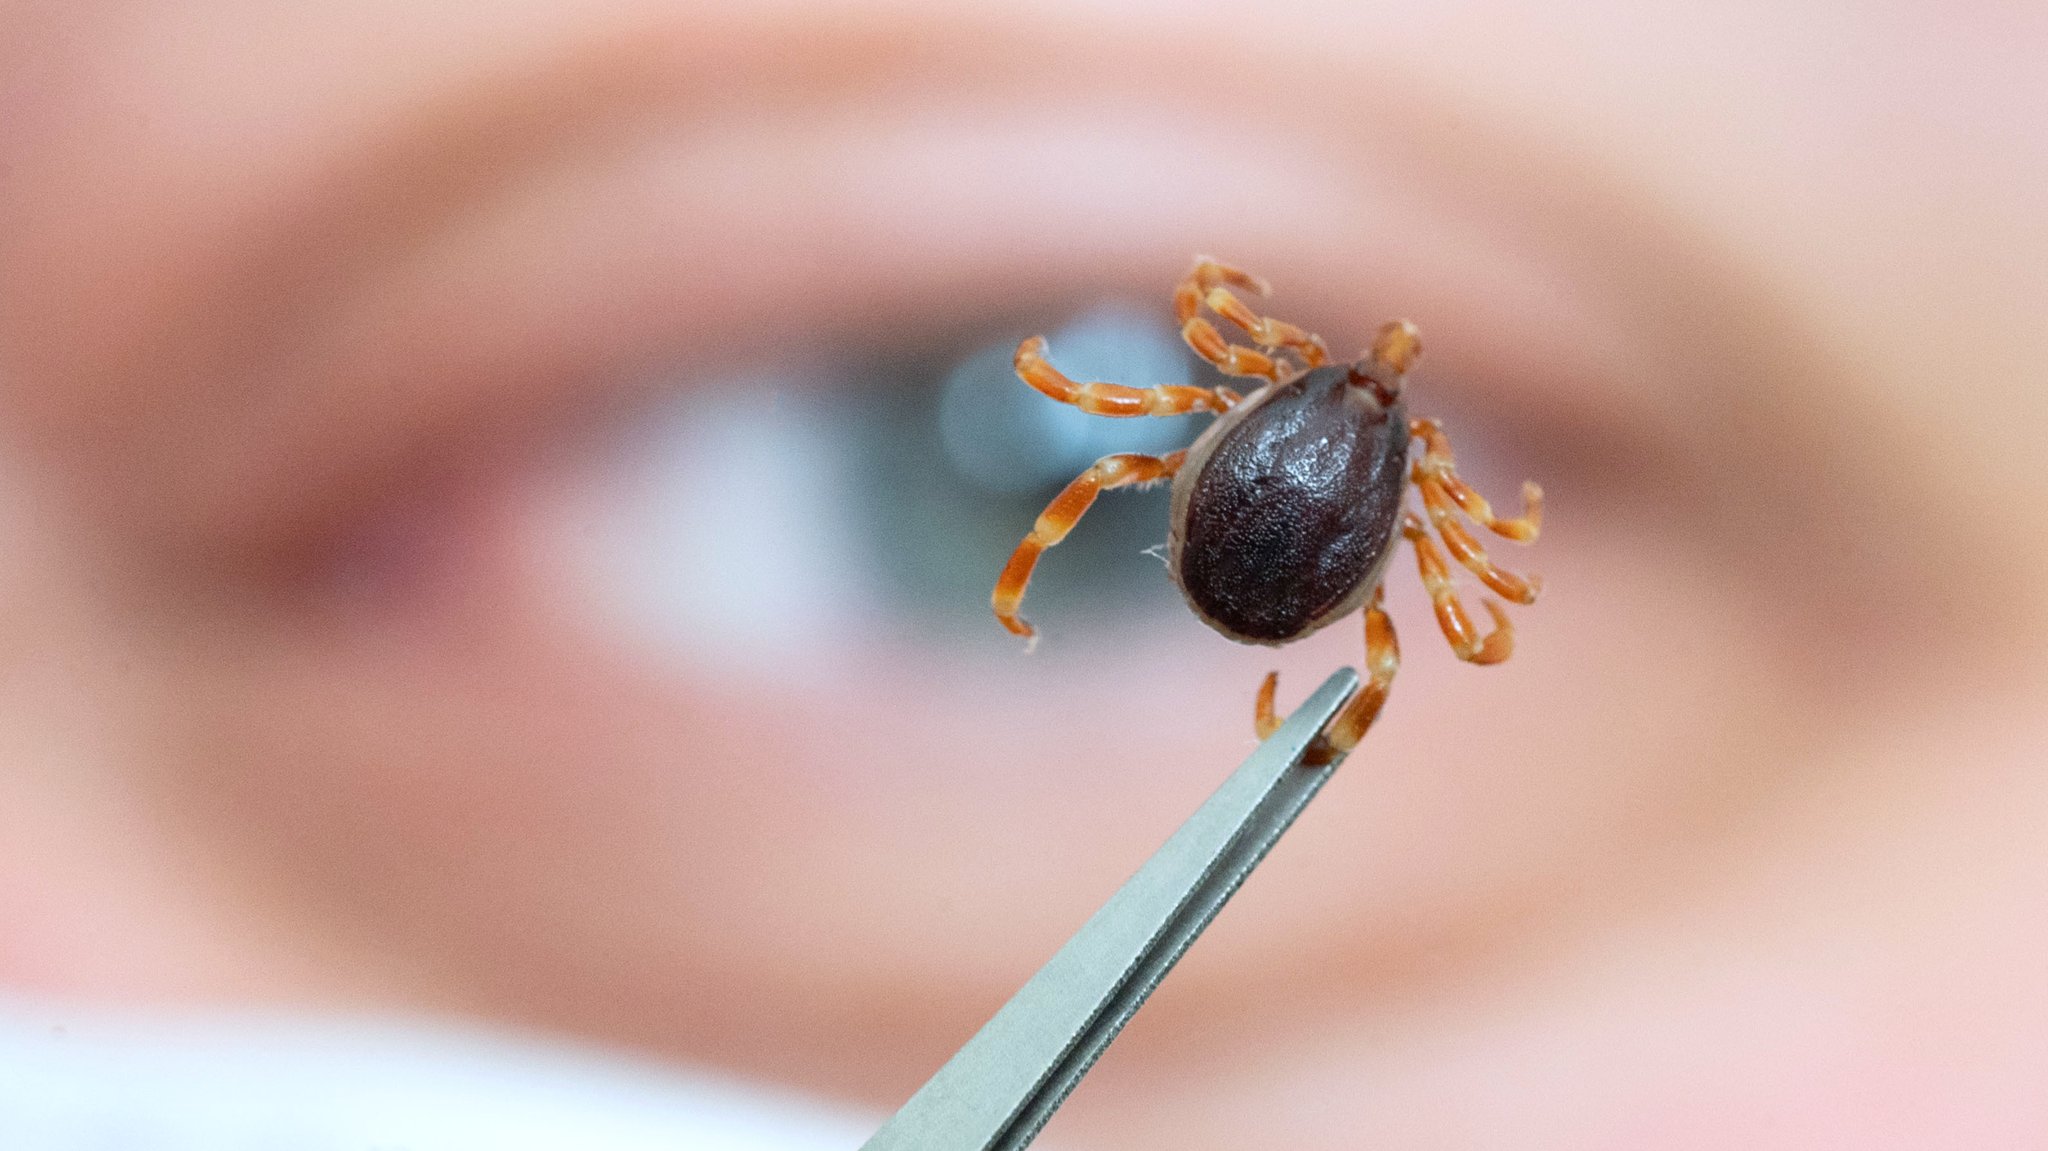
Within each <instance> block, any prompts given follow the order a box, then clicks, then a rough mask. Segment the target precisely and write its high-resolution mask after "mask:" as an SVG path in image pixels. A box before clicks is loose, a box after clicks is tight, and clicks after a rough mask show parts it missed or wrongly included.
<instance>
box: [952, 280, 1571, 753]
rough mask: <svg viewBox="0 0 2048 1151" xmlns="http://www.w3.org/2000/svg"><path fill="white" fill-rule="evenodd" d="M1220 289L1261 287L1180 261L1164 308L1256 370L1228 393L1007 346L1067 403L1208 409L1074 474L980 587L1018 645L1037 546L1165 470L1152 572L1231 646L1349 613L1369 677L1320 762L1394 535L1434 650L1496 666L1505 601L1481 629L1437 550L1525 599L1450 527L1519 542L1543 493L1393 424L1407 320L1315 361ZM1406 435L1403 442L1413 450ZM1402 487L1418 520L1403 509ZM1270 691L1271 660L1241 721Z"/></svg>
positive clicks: (1368, 687)
mask: <svg viewBox="0 0 2048 1151" xmlns="http://www.w3.org/2000/svg"><path fill="white" fill-rule="evenodd" d="M1233 288H1236V289H1239V290H1241V291H1245V292H1251V293H1254V294H1256V295H1260V296H1264V295H1267V294H1268V293H1269V291H1270V289H1269V288H1268V287H1267V286H1266V284H1265V282H1264V281H1263V280H1260V279H1259V278H1258V277H1256V276H1253V275H1251V274H1250V273H1247V272H1244V271H1240V270H1239V269H1237V268H1233V267H1230V266H1228V265H1226V264H1220V263H1217V262H1216V261H1214V260H1210V259H1206V258H1204V259H1200V260H1197V261H1196V263H1195V266H1194V269H1193V270H1192V271H1190V272H1189V273H1188V274H1187V277H1186V278H1185V279H1183V280H1181V282H1180V283H1179V284H1178V285H1177V286H1176V287H1175V288H1174V291H1173V310H1174V317H1175V319H1177V320H1178V321H1179V322H1180V326H1181V328H1180V334H1181V338H1182V339H1184V340H1186V341H1187V343H1188V346H1189V347H1191V348H1193V349H1194V350H1195V354H1197V355H1199V356H1201V357H1202V358H1203V359H1205V360H1207V361H1209V362H1210V363H1211V364H1214V365H1215V366H1216V367H1217V369H1218V370H1220V371H1222V372H1223V373H1224V374H1225V375H1229V376H1240V377H1247V378H1251V379H1256V380H1259V381H1261V383H1260V384H1259V385H1258V386H1257V388H1255V389H1254V390H1253V391H1252V392H1251V393H1250V394H1248V395H1240V394H1239V393H1238V392H1236V391H1234V390H1232V389H1230V388H1227V387H1215V388H1202V387H1193V386H1189V385H1182V384H1166V385H1161V386H1159V387H1150V388H1131V387H1124V386H1123V385H1120V384H1109V383H1076V382H1075V381H1073V380H1070V379H1068V378H1067V377H1066V376H1064V375H1062V374H1061V373H1060V371H1059V370H1058V369H1057V368H1054V367H1053V366H1052V365H1051V364H1050V363H1048V362H1047V360H1046V350H1047V349H1046V343H1045V340H1044V338H1042V337H1039V336H1033V337H1031V338H1030V339H1027V340H1025V341H1024V342H1023V343H1022V344H1020V345H1018V347H1017V356H1016V361H1015V363H1016V369H1017V375H1018V376H1019V377H1020V378H1021V379H1023V381H1024V382H1025V383H1027V384H1029V385H1031V386H1032V387H1034V388H1036V389H1038V390H1039V391H1040V392H1043V393H1045V394H1046V395H1047V396H1050V397H1051V398H1053V399H1055V400H1058V401H1059V402H1061V403H1064V404H1072V405H1074V406H1075V407H1077V408H1080V409H1081V410H1082V411H1084V412H1089V413H1091V414H1093V415H1098V416H1171V415H1181V414H1184V413H1188V412H1212V413H1215V414H1216V415H1217V416H1218V417H1219V418H1218V419H1217V420H1216V422H1215V423H1213V424H1211V425H1209V427H1208V428H1207V429H1206V430H1204V431H1203V433H1202V434H1201V435H1200V436H1199V437H1198V438H1196V440H1195V442H1194V443H1193V444H1192V445H1190V446H1188V447H1187V448H1185V449H1183V450H1181V451H1177V452H1173V453H1171V454H1169V455H1165V456H1145V455H1137V454H1134V453H1119V454H1117V455H1112V456H1105V457H1103V458H1102V459H1101V460H1098V461H1097V462H1096V463H1095V465H1094V466H1093V467H1091V468H1089V469H1088V470H1087V471H1085V472H1082V473H1081V475H1080V476H1079V478H1077V479H1075V480H1074V482H1072V483H1070V484H1068V485H1067V487H1066V490H1064V491H1062V492H1061V493H1060V494H1059V495H1058V496H1057V497H1055V498H1054V499H1053V501H1052V503H1051V504H1049V505H1048V506H1047V507H1046V509H1045V511H1044V512H1043V513H1041V514H1040V515H1039V517H1038V522H1037V523H1036V524H1035V525H1034V526H1033V527H1032V529H1031V533H1030V534H1029V535H1027V536H1025V537H1024V540H1023V542H1022V543H1020V544H1018V545H1017V550H1016V551H1015V552H1013V553H1011V555H1010V562H1009V563H1008V564H1006V565H1004V567H1003V573H1002V575H1001V576H1000V577H999V578H998V579H997V580H996V587H995V593H994V595H993V596H992V597H991V598H992V602H993V605H994V607H995V613H996V619H998V620H1000V621H1001V622H1002V625H1003V626H1004V627H1006V628H1008V629H1009V630H1010V631H1011V632H1012V633H1013V634H1015V635H1019V636H1023V637H1025V638H1026V639H1027V640H1028V639H1033V638H1034V637H1035V634H1036V633H1035V632H1034V630H1033V629H1032V627H1031V625H1030V624H1029V623H1026V622H1025V621H1024V618H1023V617H1022V616H1020V615H1018V614H1017V612H1018V608H1019V607H1020V606H1021V605H1022V603H1023V600H1024V589H1025V586H1026V585H1027V584H1029V583H1030V581H1031V572H1032V569H1033V568H1035V567H1036V566H1037V565H1038V557H1039V556H1040V555H1041V554H1043V553H1044V551H1045V549H1047V548H1049V547H1051V546H1053V545H1054V544H1057V543H1059V542H1060V541H1061V540H1062V539H1065V538H1066V536H1067V533H1068V532H1070V531H1072V530H1073V528H1074V525H1075V523H1077V522H1078V521H1079V520H1080V518H1081V516H1082V514H1083V513H1085V512H1086V511H1087V510H1088V508H1089V506H1090V505H1092V504H1093V503H1094V502H1095V497H1096V496H1098V495H1099V494H1101V493H1102V492H1104V491H1106V490H1108V489H1110V488H1121V487H1146V486H1149V485H1152V484H1157V483H1160V482H1163V481H1167V480H1171V481H1172V482H1173V500H1172V511H1171V513H1170V515H1171V518H1170V521H1169V525H1168V530H1167V571H1168V573H1169V574H1170V575H1171V576H1172V578H1173V581H1174V583H1175V584H1176V585H1178V586H1179V587H1180V590H1181V594H1182V595H1183V596H1184V597H1186V599H1187V603H1188V607H1189V608H1191V609H1192V610H1193V611H1194V613H1195V615H1196V616H1198V617H1200V618H1201V620H1202V622H1203V623H1206V624H1208V625H1209V626H1210V627H1212V628H1215V629H1216V630H1217V631H1219V632H1221V633H1222V634H1223V635H1225V636H1227V637H1229V638H1230V639H1233V640H1236V641H1238V642H1239V643H1252V644H1267V645H1270V646H1275V647H1277V646H1279V645H1281V644H1286V643H1291V642H1293V641H1295V640H1298V639H1301V638H1302V637H1303V636H1306V635H1309V634H1311V633H1313V632H1315V631H1317V630H1320V629H1321V628H1324V627H1326V626H1328V625H1330V624H1332V623H1335V622H1336V621H1337V620H1339V619H1342V618H1343V617H1345V616H1347V615H1349V614H1351V613H1352V612H1354V611H1356V610H1358V609H1359V608H1360V607H1361V606H1362V607H1364V608H1365V652H1366V659H1365V662H1366V683H1365V686H1364V687H1363V688H1361V689H1360V691H1359V693H1358V695H1357V697H1356V698H1354V699H1353V700H1352V701H1351V702H1350V703H1349V704H1348V705H1346V707H1345V709H1344V710H1343V711H1342V712H1341V713H1339V714H1338V716H1337V718H1335V719H1333V720H1331V721H1330V726H1329V727H1328V728H1327V729H1325V731H1324V732H1323V733H1322V736H1321V737H1320V739H1319V741H1318V744H1317V747H1316V749H1315V751H1314V753H1313V758H1314V759H1318V760H1321V761H1324V762H1327V761H1328V760H1329V759H1331V758H1334V757H1335V756H1336V755H1340V754H1342V753H1344V752H1347V751H1350V750H1351V749H1352V748H1353V747H1355V746H1357V744H1358V741H1359V740H1360V739H1361V738H1363V736H1364V735H1365V732H1366V729H1367V728H1369V727H1371V726H1372V722H1373V720H1374V718H1375V717H1377V716H1378V715H1379V712H1380V708H1381V706H1382V705H1384V704H1385V703H1386V699H1387V692H1388V690H1389V689H1390V688H1391V687H1392V686H1393V682H1394V673H1395V671H1396V670H1397V669H1398V668H1399V667H1400V663H1401V652H1400V646H1399V643H1398V641H1397V640H1396V638H1395V635H1394V625H1393V622H1392V621H1391V620H1389V619H1388V618H1387V614H1386V612H1385V610H1384V609H1383V606H1382V601H1383V598H1384V589H1383V587H1382V582H1383V580H1384V578H1385V575H1386V570H1387V564H1388V561H1389V560H1391V559H1392V558H1393V554H1394V549H1395V544H1396V542H1397V538H1406V539H1407V540H1408V542H1409V543H1410V544H1412V545H1413V547H1414V549H1415V563H1416V567H1417V569H1418V570H1419V571H1420V573H1421V576H1422V584H1423V587H1424V588H1426V589H1427V590H1428V592H1429V598H1430V603H1431V604H1432V605H1433V607H1434V608H1435V611H1436V620H1437V626H1438V627H1439V628H1441V629H1442V631H1443V634H1444V638H1445V639H1446V640H1448V641H1449V642H1450V645H1451V650H1452V651H1453V652H1454V653H1456V654H1457V657H1458V658H1459V659H1462V660H1465V661H1467V662H1469V663H1476V664H1492V663H1499V662H1501V661H1502V660H1504V659H1506V658H1508V655H1509V654H1510V653H1511V652H1512V651H1513V650H1514V637H1515V633H1514V628H1513V626H1512V625H1511V624H1510V623H1509V621H1508V617H1507V613H1506V612H1505V611H1504V610H1502V608H1501V605H1500V604H1499V603H1498V602H1496V601H1494V600H1493V599H1490V598H1489V599H1487V600H1485V607H1486V611H1487V614H1488V615H1490V616H1491V617H1492V618H1493V628H1492V630H1490V631H1488V632H1485V633H1484V634H1482V633H1481V632H1480V630H1479V629H1478V628H1477V627H1476V626H1474V624H1473V622H1472V617H1471V616H1470V615H1469V614H1468V613H1467V612H1466V610H1465V607H1464V605H1463V604H1462V603H1461V602H1459V599H1458V594H1457V592H1456V590H1455V589H1454V588H1453V587H1452V584H1451V571H1450V567H1449V565H1448V564H1447V563H1446V562H1445V559H1444V554H1443V552H1444V551H1447V552H1449V553H1450V555H1451V558H1453V559H1455V560H1457V561H1458V562H1459V563H1460V564H1462V565H1464V567H1465V568H1466V569H1467V570H1468V571H1470V572H1471V573H1472V574H1473V575H1474V576H1476V577H1478V579H1479V582H1480V583H1482V584H1484V585H1485V586H1486V587H1487V588H1489V589H1491V590H1492V591H1494V592H1495V593H1497V594H1498V595H1499V596H1500V597H1501V598H1503V599H1508V600H1513V601H1514V602H1516V603H1521V604H1530V603H1535V602H1536V593H1537V590H1538V588H1539V586H1540V585H1539V583H1538V581H1537V580H1536V579H1535V578H1534V577H1528V578H1524V577H1521V576H1517V575H1513V574H1510V573H1509V572H1506V571H1503V570H1501V569H1500V568H1498V567H1496V566H1494V564H1493V562H1492V561H1491V560H1489V559H1488V558H1487V555H1486V551H1485V549H1484V548H1482V547H1481V546H1480V545H1479V541H1478V540H1477V539H1476V538H1474V536H1473V534H1472V532H1471V531H1470V530H1468V529H1467V528H1466V527H1465V525H1464V523H1463V522H1462V520H1463V519H1469V520H1471V521H1472V522H1473V523H1476V524H1479V525H1481V526H1483V527H1486V528H1488V529H1490V530H1491V531H1493V532H1494V533H1495V534H1496V535H1500V536H1503V537H1505V538H1507V539H1511V540H1515V541H1518V542H1522V543H1528V542H1530V541H1533V540H1534V539H1535V538H1536V534H1537V531H1538V529H1539V528H1540V527H1541V525H1542V520H1543V490H1542V489H1541V488H1539V487H1537V486H1536V485H1535V484H1533V483H1524V484H1523V485H1522V501H1523V511H1522V514H1521V515H1520V516H1517V517H1515V518H1513V519H1503V518H1501V517H1498V516H1496V515H1494V513H1493V509H1492V507H1491V506H1490V505H1489V504H1488V503H1487V502H1486V500H1485V499H1484V498H1483V497H1482V496H1480V494H1479V493H1478V492H1477V491H1474V490H1473V489H1472V487H1471V486H1470V485H1469V484H1467V483H1466V482H1465V481H1464V480H1462V479H1460V478H1458V469H1457V462H1456V460H1455V459H1454V458H1453V456H1452V454H1451V444H1450V440H1449V439H1448V438H1447V437H1446V436H1445V434H1444V430H1443V428H1442V426H1440V425H1439V424H1438V423H1437V422H1436V421H1435V420H1430V419H1411V418H1410V417H1409V415H1408V409H1407V404H1406V403H1405V402H1404V400H1403V398H1402V391H1403V388H1404V386H1405V384H1406V381H1407V377H1408V373H1409V371H1410V370H1411V369H1412V368H1413V367H1414V366H1415V361H1416V359H1417V358H1418V357H1419V356H1420V355H1421V353H1422V341H1421V339H1420V337H1419V336H1418V334H1417V332H1416V329H1415V325H1413V324H1411V323H1409V322H1407V321H1406V320H1395V321H1393V322H1391V323H1388V324H1385V325H1383V326H1381V328H1380V330H1379V333H1378V335H1376V336H1375V337H1374V339H1373V343H1372V348H1371V350H1370V351H1369V352H1367V353H1366V355H1365V356H1364V358H1362V359H1359V360H1358V361H1356V362H1354V363H1349V364H1332V363H1329V362H1328V360H1329V358H1330V357H1329V351H1328V349H1327V348H1325V347H1324V346H1323V341H1322V339H1321V338H1320V337H1318V336H1315V335H1313V334H1311V333H1309V332H1307V331H1305V330H1303V329H1301V328H1299V327H1296V326H1295V325H1293V324H1289V323H1286V322H1285V321H1282V320H1275V319H1271V318H1269V317H1266V316H1262V315H1259V314H1257V313H1255V312H1253V311H1252V310H1251V308H1249V307H1247V306H1246V305H1245V303H1244V301H1243V300H1242V299H1241V298H1240V297H1239V296H1238V295H1237V294H1236V293H1235V292H1233V291H1232V290H1231V289H1233ZM1204 308H1207V309H1208V310H1209V311H1210V312H1212V313H1214V314H1215V315H1217V316H1219V317H1221V318H1222V319H1224V320H1226V321H1228V322H1230V323H1231V324H1234V325H1236V326H1237V327H1239V328H1241V329H1243V330H1244V332H1245V334H1246V335H1247V336H1248V337H1249V338H1250V339H1251V342H1252V343H1253V344H1256V345H1257V347H1256V348H1252V347H1246V346H1244V345H1241V344H1232V343H1229V342H1227V341H1226V340H1225V339H1224V338H1223V335H1222V334H1221V333H1220V332H1218V331H1217V329H1216V326H1215V325H1214V324H1213V323H1211V322H1210V321H1209V320H1208V319H1206V318H1204V317H1203V315H1202V310H1203V309H1204ZM1414 446H1419V447H1420V453H1419V455H1416V454H1413V453H1411V447H1414ZM1411 455H1413V458H1411ZM1411 489H1412V490H1413V491H1414V492H1415V494H1416V497H1417V499H1418V500H1419V501H1420V504H1421V514H1418V513H1417V512H1416V511H1415V510H1414V509H1412V508H1410V507H1409V506H1408V505H1409V499H1408V493H1409V491H1410V490H1411ZM1461 517H1462V519H1461ZM1432 532H1434V533H1435V536H1436V538H1437V539H1441V540H1442V541H1443V551H1439V550H1438V549H1437V546H1436V542H1435V540H1433V539H1432V538H1431V533H1432ZM1278 684H1279V673H1278V672H1272V673H1268V674H1267V676H1266V679H1265V682H1264V683H1263V684H1261V685H1260V687H1259V693H1258V700H1257V704H1256V707H1255V720H1254V722H1255V726H1256V729H1257V731H1258V734H1259V738H1261V739H1264V738H1265V737H1266V736H1268V735H1270V734H1272V732H1273V730H1274V729H1275V728H1277V727H1278V726H1279V725H1280V720H1279V717H1278V716H1277V715H1276V714H1275V712H1274V708H1273V693H1274V690H1275V688H1276V687H1277V686H1278Z"/></svg>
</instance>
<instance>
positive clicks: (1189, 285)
mask: <svg viewBox="0 0 2048 1151" xmlns="http://www.w3.org/2000/svg"><path fill="white" fill-rule="evenodd" d="M1232 287H1236V288H1241V289H1243V290H1245V291H1247V292H1251V293H1253V294H1254V295H1259V296H1263V295H1265V294H1267V293H1268V292H1269V291H1271V289H1270V288H1268V287H1267V286H1266V282H1265V281H1264V280H1261V279H1259V278H1258V277H1257V276H1254V275H1252V274H1251V273H1249V272H1245V271H1241V270H1239V269H1237V268H1233V267H1231V266H1229V265H1228V264H1219V263H1217V262H1216V261H1214V260H1211V259H1208V258H1206V257H1204V258H1202V259H1199V260H1197V261H1195V266H1194V268H1193V269H1192V270H1191V271H1189V272H1188V274H1187V276H1186V277H1185V278H1184V279H1182V280H1181V282H1180V283H1179V284H1177V285H1175V287H1174V289H1173V315H1174V319H1176V320H1178V321H1179V322H1180V336H1181V339H1183V340H1186V341H1187V343H1188V347H1190V348H1193V349H1194V350H1195V354H1196V355H1198V356H1200V357H1202V358H1203V359H1205V360H1207V361H1209V362H1210V363H1212V364H1214V365H1216V367H1217V370H1219V371H1221V372H1223V373H1224V374H1225V375H1230V376H1259V377H1262V378H1264V379H1267V380H1272V381H1277V380H1278V379H1279V378H1280V371H1281V365H1280V364H1278V363H1276V362H1275V361H1274V359H1273V357H1272V356H1270V355H1268V354H1267V353H1266V352H1259V351H1253V350H1252V349H1251V348H1247V347H1245V346H1243V345H1241V344H1233V343H1230V342H1229V341H1227V340H1225V339H1224V338H1223V334H1222V333H1221V332H1218V331H1217V330H1216V325H1214V324H1212V323H1210V322H1209V321H1207V320H1205V319H1203V318H1202V317H1201V310H1202V305H1203V304H1205V303H1206V304H1208V305H1209V306H1210V307H1211V308H1212V309H1214V310H1215V311H1216V313H1217V314H1218V315H1220V316H1222V317H1223V318H1225V319H1227V320H1229V321H1230V322H1231V323H1234V324H1236V325H1238V326H1239V327H1242V328H1243V329H1245V331H1247V332H1248V333H1250V334H1251V337H1252V340H1253V342H1254V343H1257V344H1259V345H1260V346H1262V347H1264V348H1266V349H1268V350H1269V351H1276V350H1278V349H1280V348H1293V349H1294V350H1295V351H1297V352H1298V353H1300V355H1301V357H1302V359H1304V360H1306V361H1308V365H1309V366H1310V367H1314V366H1316V365H1317V364H1320V363H1322V362H1323V361H1324V360H1325V359H1328V358H1329V353H1328V352H1327V351H1326V350H1324V348H1323V342H1322V341H1321V340H1320V339H1317V338H1316V337H1315V336H1313V335H1311V334H1310V333H1308V332H1305V331H1303V330H1301V329H1300V328H1297V327H1295V326H1294V325H1293V324H1289V323H1284V322H1282V321H1280V320H1271V319H1267V318H1265V317H1263V316H1260V315H1258V314H1257V313H1255V312H1253V311H1252V310H1251V309H1250V308H1247V307H1245V305H1244V302H1243V301H1242V300H1239V299H1238V298H1237V297H1236V296H1235V295H1232V294H1231V291H1230V289H1231V288H1232Z"/></svg>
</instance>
